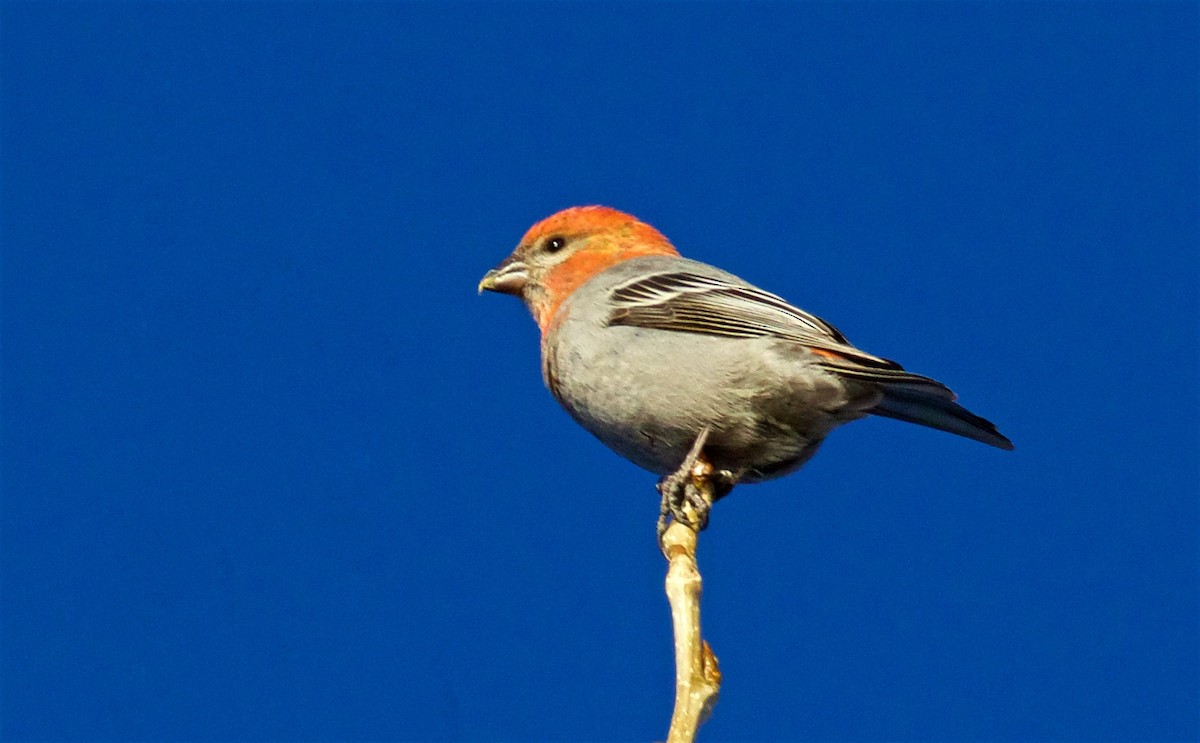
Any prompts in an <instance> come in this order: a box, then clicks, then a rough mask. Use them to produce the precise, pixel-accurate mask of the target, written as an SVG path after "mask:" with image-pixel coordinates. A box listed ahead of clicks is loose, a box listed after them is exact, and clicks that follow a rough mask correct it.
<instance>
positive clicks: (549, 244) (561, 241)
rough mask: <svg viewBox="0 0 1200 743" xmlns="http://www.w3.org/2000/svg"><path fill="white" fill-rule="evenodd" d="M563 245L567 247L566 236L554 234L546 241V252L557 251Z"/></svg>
mask: <svg viewBox="0 0 1200 743" xmlns="http://www.w3.org/2000/svg"><path fill="white" fill-rule="evenodd" d="M565 247H567V238H565V237H561V236H558V235H556V236H554V237H552V238H550V239H549V240H547V241H546V252H547V253H557V252H558V251H560V250H562V249H563V248H565Z"/></svg>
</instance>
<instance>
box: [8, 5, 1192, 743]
mask: <svg viewBox="0 0 1200 743" xmlns="http://www.w3.org/2000/svg"><path fill="white" fill-rule="evenodd" d="M1197 15H1198V13H1197V5H1196V4H1195V3H1176V4H1167V3H1149V2H1145V3H1112V2H1107V3H1100V4H1087V3H1047V4H1038V3H970V4H955V3H929V4H920V3H895V4H893V3H870V4H866V3H863V4H859V3H847V4H841V3H838V4H834V3H820V4H787V3H780V4H763V5H738V4H706V5H691V4H684V3H669V4H653V5H636V4H623V5H616V4H604V5H593V4H574V3H572V4H566V5H549V4H545V5H536V4H522V5H513V4H499V3H496V4H492V3H489V4H445V5H443V4H429V5H417V4H387V3H356V4H322V3H253V4H246V3H219V4H218V3H212V4H195V3H145V4H112V3H86V4H78V5H77V4H67V3H53V4H49V3H29V4H27V3H18V2H5V3H4V4H3V5H2V6H0V45H2V49H0V52H2V57H0V62H2V72H0V105H2V109H0V113H2V130H0V134H2V138H0V147H2V150H0V151H2V155H3V162H2V166H3V167H2V181H0V188H2V192H0V194H2V200H0V206H2V215H0V216H2V221H0V238H2V250H3V254H2V265H0V269H2V270H0V281H2V289H3V295H2V299H3V307H2V310H3V311H2V315H0V322H2V325H0V331H2V332H0V351H2V353H3V368H2V376H0V380H2V383H3V395H2V429H0V430H2V433H3V437H2V438H3V441H2V453H3V459H2V469H0V476H2V485H3V501H2V508H0V530H2V531H0V536H2V539H0V550H2V556H3V560H2V574H0V579H2V580H0V598H2V602H3V606H2V611H0V633H2V634H0V639H2V646H0V650H2V655H0V658H2V664H0V690H2V696H0V700H2V707H0V713H2V714H0V734H2V735H3V737H4V738H6V739H10V740H55V741H59V740H92V741H94V740H123V741H129V740H147V741H149V740H155V741H163V740H196V741H200V740H249V741H269V740H297V739H305V740H316V739H341V740H360V741H365V740H405V741H407V740H546V739H561V740H580V739H587V740H630V741H635V740H636V741H648V740H652V739H654V738H656V737H657V738H661V737H662V736H663V735H664V734H665V729H666V722H667V718H668V714H669V708H670V703H671V697H672V682H673V676H672V673H673V671H672V656H671V649H670V648H671V644H670V643H671V640H670V629H669V623H668V615H667V606H666V602H665V599H664V598H663V595H662V588H661V581H662V576H663V570H664V564H663V562H662V558H661V557H660V556H659V555H658V553H657V551H656V548H655V543H654V519H655V517H656V514H657V498H656V495H655V492H654V489H653V485H654V478H653V476H651V475H649V474H647V473H645V472H642V471H640V470H638V469H636V468H635V467H634V466H633V465H630V464H628V463H626V462H625V461H623V460H621V459H619V458H618V457H617V456H616V455H614V454H612V453H610V452H609V451H608V450H606V449H605V448H603V446H601V445H600V444H599V443H597V442H596V441H594V440H593V439H592V438H591V437H590V436H589V435H588V434H587V433H585V432H584V431H582V430H581V429H579V428H578V427H576V426H575V425H574V424H573V423H572V422H571V420H570V419H569V418H568V417H567V415H566V414H565V413H563V412H562V411H561V410H559V408H558V407H557V405H556V404H555V403H554V401H553V400H552V399H551V397H550V396H549V395H548V394H547V393H546V391H545V390H544V389H543V388H542V383H541V379H540V376H539V362H538V357H537V352H538V348H537V336H536V330H535V328H534V326H533V323H532V322H531V321H530V320H529V318H528V317H527V315H526V313H525V311H524V309H523V308H522V307H521V306H520V305H519V303H518V302H516V301H513V300H512V299H511V298H508V297H500V296H494V295H489V296H485V297H477V296H476V295H475V285H476V282H477V281H478V279H479V277H480V276H481V275H482V273H483V272H484V271H485V270H486V269H488V268H490V267H491V266H493V265H494V264H495V263H496V262H498V261H499V260H500V259H501V258H503V257H504V256H505V255H507V253H508V252H509V250H511V248H512V247H513V246H514V245H515V243H516V241H517V239H518V238H519V237H520V235H521V234H522V232H523V231H524V230H525V229H526V228H527V227H528V226H529V225H530V224H531V223H532V222H534V221H536V220H538V219H540V218H541V217H544V216H546V215H547V214H549V213H551V212H553V211H556V210H558V209H560V208H562V207H565V206H569V205H572V204H580V203H605V204H609V205H612V206H615V207H618V208H621V209H624V210H627V211H630V212H633V213H635V214H637V215H639V216H641V217H642V218H644V219H646V220H647V221H649V222H651V223H652V224H654V225H655V226H657V227H659V228H660V229H661V230H662V231H663V232H665V233H666V234H667V235H668V236H669V237H671V238H672V239H673V241H674V242H675V243H676V245H678V246H679V248H680V249H681V250H682V251H683V252H684V253H685V254H687V255H689V256H691V257H694V258H698V259H701V260H705V261H708V262H711V263H715V264H719V265H721V266H722V267H724V268H726V269H729V270H731V271H734V272H735V273H738V274H740V275H742V276H744V277H745V278H747V279H749V280H751V281H754V282H756V283H758V284H760V285H762V286H763V287H765V288H767V289H769V290H771V291H774V292H776V293H779V294H782V295H784V296H785V297H787V298H788V299H790V300H792V301H794V302H795V303H797V304H798V305H800V306H802V307H804V308H806V309H808V310H810V311H812V312H814V313H816V314H818V315H820V316H822V317H824V318H826V319H827V320H829V321H830V322H832V323H834V324H835V325H837V326H838V327H839V328H840V329H841V330H842V331H843V332H845V333H846V334H847V335H848V336H849V337H850V339H851V340H853V341H854V342H855V343H857V344H858V345H860V346H862V347H863V348H865V349H867V350H869V351H872V352H874V353H877V354H880V355H883V356H887V357H890V358H895V359H897V360H899V361H901V362H902V363H904V364H905V365H906V366H907V367H908V368H911V369H913V370H914V371H919V372H922V373H926V374H929V375H931V376H935V377H937V378H939V379H941V380H943V381H945V382H946V383H948V384H949V385H950V386H952V387H953V388H954V389H955V390H956V391H958V392H959V393H960V395H961V397H962V400H963V402H964V403H966V404H967V405H968V406H969V407H971V408H972V409H973V410H975V411H977V412H979V413H980V414H982V415H984V416H987V417H988V418H991V419H993V420H994V421H996V422H997V424H998V425H999V426H1000V429H1001V430H1002V431H1004V432H1005V433H1006V434H1007V435H1009V436H1010V437H1011V438H1012V439H1013V440H1014V441H1015V442H1016V445H1017V450H1016V451H1015V452H1012V453H1006V452H1001V451H997V450H994V449H990V448H988V447H985V446H982V445H979V444H976V443H974V442H970V441H967V440H964V439H959V438H955V437H953V436H949V435H946V434H941V433H938V432H935V431H930V430H926V429H921V428H917V427H915V426H907V425H904V424H901V423H898V422H895V421H887V420H871V421H864V422H861V423H856V424H854V425H852V426H849V427H847V428H845V429H843V430H840V431H838V432H836V433H835V434H834V435H833V436H832V437H831V438H830V440H829V441H828V442H827V443H826V446H825V447H824V449H823V450H822V452H821V453H820V454H819V455H818V456H817V457H816V459H815V460H814V461H813V462H812V463H811V464H810V465H809V466H807V467H806V468H805V469H804V470H802V471H801V472H799V473H797V474H795V475H793V476H791V477H789V478H786V479H783V480H779V481H775V482H772V483H768V484H764V485H757V486H748V487H744V488H740V489H739V490H737V491H736V492H735V493H734V495H733V496H732V497H731V498H729V499H728V500H726V501H723V502H722V503H720V504H719V506H718V507H717V509H716V511H715V513H714V515H713V521H712V525H711V527H710V529H709V530H708V532H706V533H705V534H704V536H703V539H702V544H701V550H702V551H701V566H702V569H703V571H704V574H705V576H706V579H707V584H706V593H705V605H704V619H705V622H706V634H707V636H708V638H709V640H710V641H711V642H712V644H713V646H714V647H715V649H716V651H717V654H718V655H719V656H720V658H721V661H722V667H723V669H724V671H725V675H726V682H725V687H724V690H723V693H722V696H721V701H720V704H719V705H718V707H717V709H716V715H715V717H714V718H713V720H712V721H711V722H710V723H709V725H708V726H707V727H705V729H704V731H703V736H704V739H706V740H711V741H719V740H735V739H736V740H813V741H816V740H821V741H859V740H914V741H918V740H919V741H942V740H975V741H985V740H986V741H1003V740H1012V741H1016V740H1020V741H1029V740H1056V741H1084V740H1087V741H1116V740H1156V741H1161V740H1183V739H1196V738H1197V736H1200V712H1198V710H1200V691H1198V689H1200V674H1198V670H1197V669H1198V663H1200V575H1198V569H1197V565H1198V560H1200V549H1198V547H1200V545H1198V533H1200V517H1198V491H1200V482H1198V479H1200V469H1198V465H1197V453H1198V452H1197V449H1198V443H1200V437H1198V435H1197V433H1198V430H1197V410H1200V399H1198V394H1197V378H1198V368H1197V367H1198V359H1200V348H1198V338H1200V332H1198V327H1197V317H1198V316H1200V311H1198V306H1197V277H1198V275H1200V274H1198V270H1197V267H1198V245H1197V234H1198V216H1197V215H1198V214H1200V209H1198V204H1197V190H1198V189H1197V170H1198V162H1197V160H1198V158H1197V142H1198V139H1200V138H1198V123H1197V122H1198V114H1197V96H1198V94H1197V90H1198V76H1197V60H1198V54H1197V48H1198V41H1197V25H1198V24H1197Z"/></svg>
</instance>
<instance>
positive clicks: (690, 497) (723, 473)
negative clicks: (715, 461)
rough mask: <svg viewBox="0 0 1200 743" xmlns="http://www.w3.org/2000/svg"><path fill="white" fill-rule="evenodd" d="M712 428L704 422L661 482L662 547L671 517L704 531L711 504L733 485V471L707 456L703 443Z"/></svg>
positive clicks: (660, 534) (660, 517)
mask: <svg viewBox="0 0 1200 743" xmlns="http://www.w3.org/2000/svg"><path fill="white" fill-rule="evenodd" d="M710 430H711V429H710V428H709V426H705V427H704V428H703V429H702V430H701V431H700V434H699V435H698V436H696V441H695V443H693V444H692V449H691V451H689V452H688V455H687V456H686V457H684V459H683V463H682V464H680V465H679V469H677V470H675V471H674V472H672V473H671V474H669V475H667V476H666V477H664V478H663V479H662V480H660V481H659V483H658V493H659V495H660V496H661V500H660V501H659V508H658V543H659V547H662V540H663V534H665V533H666V531H667V526H668V525H669V524H670V522H671V521H678V522H680V523H681V524H684V525H686V526H688V527H691V529H692V530H694V531H697V532H699V531H703V530H704V528H705V527H706V526H708V512H709V510H711V509H712V504H713V503H714V502H715V501H717V500H718V499H720V498H722V497H724V496H725V495H727V494H728V493H729V491H730V490H732V489H733V486H734V483H735V478H734V476H733V473H731V472H729V471H728V470H719V471H718V470H715V469H713V466H712V464H711V463H710V462H709V461H708V460H707V459H705V457H704V454H703V452H704V444H705V442H706V441H708V434H709V432H710Z"/></svg>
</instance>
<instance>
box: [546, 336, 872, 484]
mask: <svg viewBox="0 0 1200 743" xmlns="http://www.w3.org/2000/svg"><path fill="white" fill-rule="evenodd" d="M584 330H586V331H587V332H580V331H584ZM557 338H558V340H557V342H555V343H553V344H551V345H548V346H547V348H546V349H545V358H544V371H545V374H546V383H547V386H549V388H550V390H551V392H553V394H554V396H555V397H556V398H557V399H558V401H559V402H560V403H561V404H562V405H563V407H564V408H566V409H567V411H568V412H569V413H570V414H571V415H572V417H574V418H575V420H576V421H578V422H579V423H580V425H582V426H583V427H584V428H586V429H587V430H588V431H590V432H591V433H592V434H593V435H595V436H596V437H597V438H599V439H600V440H601V441H602V442H604V443H605V444H606V445H608V446H609V447H610V448H611V449H613V450H614V451H616V452H617V453H618V454H620V455H622V456H624V457H625V458H627V459H629V460H631V461H632V462H634V463H635V464H637V465H639V466H641V467H643V468H645V469H647V470H650V471H651V472H654V473H656V474H659V475H665V474H668V473H670V472H673V471H675V470H676V469H677V468H678V467H679V465H680V463H681V462H682V461H683V458H684V457H685V456H686V455H687V452H688V450H689V449H690V448H691V445H692V443H693V442H694V441H695V438H696V436H697V435H698V434H699V432H700V431H701V430H702V429H703V428H704V427H705V426H709V427H710V434H709V440H708V441H709V442H708V445H707V446H706V447H705V454H706V456H707V457H708V458H709V460H710V461H711V462H712V464H713V465H714V466H715V467H717V468H718V469H727V470H730V471H731V472H733V473H734V475H735V476H737V477H738V478H739V479H740V480H741V481H744V482H755V481H758V480H764V479H769V478H772V477H778V476H780V475H783V474H786V473H787V472H790V471H792V470H794V469H795V468H796V467H799V466H800V465H801V464H803V463H804V462H805V461H807V459H808V458H809V457H810V456H811V455H812V454H813V453H814V452H815V451H816V447H817V446H818V445H819V444H820V443H821V441H822V440H823V439H824V438H825V436H826V434H828V432H829V431H830V430H832V428H834V427H835V426H837V425H838V424H840V423H843V422H845V421H847V420H852V419H854V418H858V417H861V415H863V413H862V407H863V406H862V404H861V401H857V400H856V401H855V404H851V403H850V402H849V401H848V399H847V391H846V388H845V385H844V384H843V383H842V382H841V380H839V379H837V378H836V377H834V376H832V375H831V374H829V373H827V372H825V371H823V370H821V369H819V368H818V367H816V366H814V365H812V364H811V363H810V357H809V356H808V355H807V352H802V351H801V350H800V349H797V348H795V347H791V346H784V345H782V344H781V343H780V342H779V341H776V340H771V339H766V338H752V339H731V338H718V337H713V336H706V335H699V334H691V333H675V332H670V331H660V330H652V329H643V328H633V327H623V326H617V327H600V328H594V329H586V328H572V332H570V333H559V334H557Z"/></svg>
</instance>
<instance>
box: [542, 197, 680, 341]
mask: <svg viewBox="0 0 1200 743" xmlns="http://www.w3.org/2000/svg"><path fill="white" fill-rule="evenodd" d="M551 235H562V236H563V237H566V238H568V239H569V240H572V241H574V240H582V241H583V242H582V245H581V247H580V248H579V249H578V251H577V252H576V253H575V254H574V255H572V256H571V257H569V258H567V259H566V260H565V261H563V262H562V263H559V264H558V265H556V266H554V268H552V269H551V270H550V272H549V273H548V274H547V275H546V276H545V278H544V279H543V280H542V285H543V287H544V288H545V289H546V295H547V298H548V301H546V302H545V305H544V306H542V307H538V308H537V309H536V310H535V312H534V316H535V318H536V319H537V322H538V326H539V327H540V328H541V330H542V334H543V335H545V333H546V331H547V330H548V329H549V328H550V325H551V323H552V322H553V320H554V316H555V315H556V314H557V312H558V308H559V306H560V305H562V303H563V301H564V300H565V299H566V298H567V297H569V296H571V293H572V292H574V291H575V290H576V289H578V288H579V287H580V286H581V285H582V284H583V283H584V282H585V281H587V280H588V279H590V278H592V277H593V276H595V275H596V274H598V273H600V272H601V271H604V270H605V269H608V268H611V267H612V266H615V265H617V264H618V263H621V262H622V261H627V260H629V259H631V258H638V257H641V256H645V255H679V251H677V250H676V249H675V246H673V245H671V243H670V241H669V240H667V238H666V237H664V236H663V234H662V233H661V232H659V231H658V230H656V229H654V228H653V227H651V226H650V225H648V224H646V223H645V222H642V221H639V220H638V219H637V218H636V217H633V216H631V215H629V214H626V213H624V212H621V211H617V210H616V209H612V208H610V207H607V206H576V207H571V208H570V209H564V210H563V211H561V212H558V213H557V214H553V215H551V216H549V217H547V218H546V219H543V220H542V221H541V222H538V223H537V224H535V225H534V226H533V227H531V228H530V229H529V232H527V233H525V237H524V238H522V240H521V244H522V245H532V244H534V243H536V242H537V241H538V240H541V239H542V238H544V237H547V236H551Z"/></svg>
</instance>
